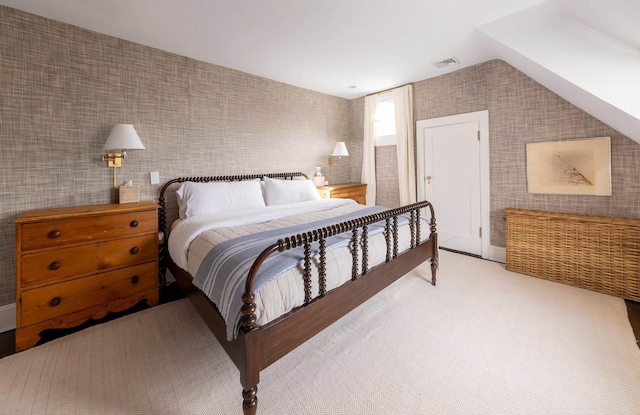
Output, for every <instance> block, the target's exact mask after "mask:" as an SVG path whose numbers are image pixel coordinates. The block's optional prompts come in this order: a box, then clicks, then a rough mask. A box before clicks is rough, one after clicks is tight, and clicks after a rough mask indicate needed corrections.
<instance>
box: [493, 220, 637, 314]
mask: <svg viewBox="0 0 640 415" xmlns="http://www.w3.org/2000/svg"><path fill="white" fill-rule="evenodd" d="M505 212H506V215H507V227H506V245H507V266H506V268H507V269H508V270H510V271H515V272H519V273H521V274H526V275H531V276H534V277H540V278H544V279H547V280H551V281H557V282H561V283H564V284H570V285H575V286H577V287H581V288H586V289H589V290H593V291H598V292H601V293H604V294H610V295H614V296H617V297H622V298H627V299H630V300H635V301H640V284H639V280H640V275H639V274H640V220H637V219H622V218H608V217H598V216H581V215H569V214H562V213H550V212H542V211H535V210H524V209H505Z"/></svg>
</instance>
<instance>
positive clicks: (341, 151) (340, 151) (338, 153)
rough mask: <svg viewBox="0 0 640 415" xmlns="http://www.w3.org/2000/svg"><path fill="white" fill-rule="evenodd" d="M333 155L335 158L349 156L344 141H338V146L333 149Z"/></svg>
mask: <svg viewBox="0 0 640 415" xmlns="http://www.w3.org/2000/svg"><path fill="white" fill-rule="evenodd" d="M331 155H332V156H333V157H344V156H348V155H349V152H348V151H347V146H346V145H345V144H344V141H338V142H337V143H336V146H335V147H334V148H333V153H331Z"/></svg>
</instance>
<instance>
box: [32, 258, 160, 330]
mask: <svg viewBox="0 0 640 415" xmlns="http://www.w3.org/2000/svg"><path fill="white" fill-rule="evenodd" d="M157 284H158V276H157V273H156V263H155V262H151V263H148V264H142V265H136V266H133V267H130V268H126V269H121V270H116V271H110V272H105V273H102V274H97V275H91V276H89V277H85V278H79V279H75V280H72V281H66V282H62V283H59V284H52V285H49V286H47V287H42V288H36V289H33V290H25V291H22V299H21V301H22V307H21V310H22V311H21V312H22V316H21V317H22V325H25V326H27V325H30V324H36V323H39V322H42V321H46V320H49V319H52V318H55V317H60V316H63V315H65V314H68V313H71V312H76V311H79V310H84V309H86V308H89V307H93V306H95V305H98V304H106V303H109V302H111V301H113V300H116V299H119V298H125V297H128V296H130V295H133V294H137V293H142V292H145V291H149V290H153V289H154V288H156V286H157Z"/></svg>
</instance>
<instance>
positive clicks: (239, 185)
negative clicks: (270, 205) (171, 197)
mask: <svg viewBox="0 0 640 415" xmlns="http://www.w3.org/2000/svg"><path fill="white" fill-rule="evenodd" d="M176 197H177V199H178V208H179V215H180V219H187V218H189V217H191V216H196V215H203V214H205V213H217V212H226V211H229V210H242V209H252V208H259V207H265V204H264V199H263V197H262V190H261V189H260V181H259V180H245V181H240V182H209V183H199V182H184V183H182V185H181V186H180V188H179V189H178V190H177V191H176Z"/></svg>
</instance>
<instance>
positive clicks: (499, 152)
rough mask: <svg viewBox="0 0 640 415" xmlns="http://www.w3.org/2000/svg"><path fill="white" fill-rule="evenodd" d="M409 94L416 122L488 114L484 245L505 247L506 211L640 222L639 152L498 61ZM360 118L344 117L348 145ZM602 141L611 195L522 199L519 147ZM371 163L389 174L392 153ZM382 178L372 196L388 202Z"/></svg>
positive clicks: (389, 189) (356, 103)
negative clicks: (607, 142)
mask: <svg viewBox="0 0 640 415" xmlns="http://www.w3.org/2000/svg"><path fill="white" fill-rule="evenodd" d="M413 94H414V117H415V120H416V121H418V120H424V119H429V118H437V117H444V116H449V115H455V114H463V113H467V112H474V111H481V110H488V111H489V130H490V131H489V134H490V144H489V146H490V183H491V184H490V192H491V195H490V197H491V201H490V203H491V212H490V214H491V244H492V245H494V246H499V247H504V246H505V239H504V230H505V223H504V209H505V208H507V207H515V208H524V209H537V210H546V211H553V212H563V213H575V214H585V215H596V216H614V217H624V218H640V145H639V144H637V143H636V142H635V141H632V140H631V139H629V138H627V137H625V136H623V135H622V134H620V133H619V132H617V131H616V130H614V129H612V128H611V127H609V126H607V125H606V124H604V123H602V122H601V121H599V120H597V119H595V118H593V117H592V116H590V115H589V114H587V113H585V112H584V111H582V110H580V109H579V108H577V107H576V106H574V105H572V104H570V103H569V102H567V101H565V100H564V99H562V98H561V97H559V96H558V95H556V94H555V93H553V92H551V91H550V90H548V89H547V88H545V87H543V86H542V85H540V84H538V83H537V82H535V81H534V80H532V79H531V78H529V77H528V76H526V75H524V74H523V73H521V72H520V71H518V70H516V69H514V68H513V67H512V66H510V65H508V64H506V63H505V62H502V61H498V60H495V61H490V62H485V63H482V64H479V65H476V66H473V67H470V68H466V69H462V70H460V71H456V72H453V73H450V74H447V75H443V76H439V77H436V78H432V79H427V80H424V81H420V82H417V83H415V84H414V90H413ZM363 105H364V98H359V99H357V100H353V101H351V106H352V107H358V108H362V107H363ZM361 113H362V110H361V111H360V112H358V113H356V112H353V111H352V112H351V117H352V121H351V125H352V128H351V134H352V135H351V138H352V140H356V139H361V138H360V137H362V135H363V127H362V123H363V122H364V121H363V119H362V115H361ZM603 136H610V137H611V165H612V172H611V175H612V186H613V196H611V197H598V196H569V195H534V194H528V193H527V174H526V160H525V143H528V142H534V141H550V140H571V139H580V138H591V137H603ZM383 149H384V148H383ZM380 157H384V160H380V159H379V158H380ZM376 158H377V159H376V163H377V164H378V165H383V166H385V167H384V168H385V169H388V170H393V169H396V170H397V162H396V160H395V153H393V152H391V151H386V150H382V151H376ZM381 176H384V174H382V175H381ZM387 179H388V178H387ZM387 179H384V178H383V180H381V181H380V182H379V183H378V193H379V194H382V195H391V196H390V197H391V199H389V200H393V199H392V198H393V196H392V195H393V194H394V192H395V193H396V194H397V189H394V188H393V187H394V186H397V181H396V182H394V181H393V180H387ZM417 183H418V185H420V183H421V181H420V180H417ZM436 214H437V211H436Z"/></svg>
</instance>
